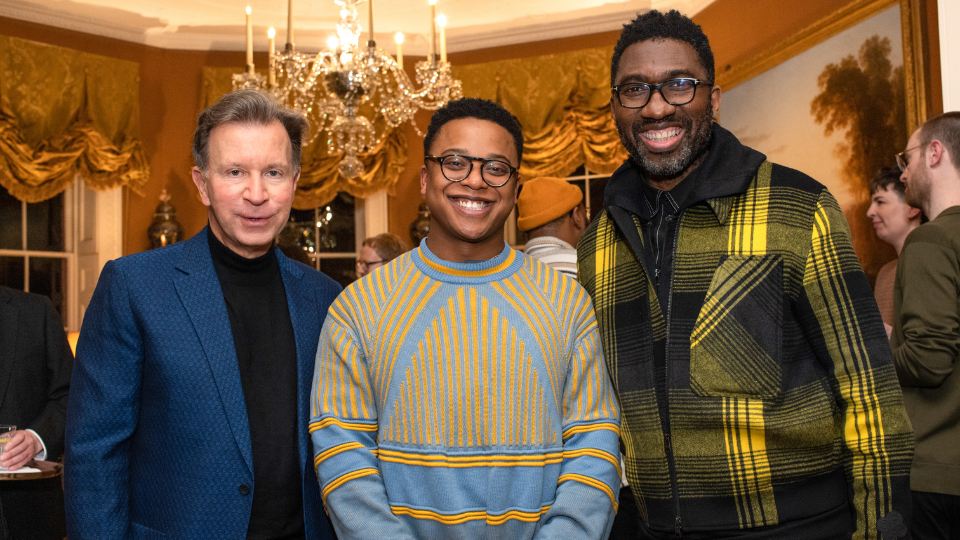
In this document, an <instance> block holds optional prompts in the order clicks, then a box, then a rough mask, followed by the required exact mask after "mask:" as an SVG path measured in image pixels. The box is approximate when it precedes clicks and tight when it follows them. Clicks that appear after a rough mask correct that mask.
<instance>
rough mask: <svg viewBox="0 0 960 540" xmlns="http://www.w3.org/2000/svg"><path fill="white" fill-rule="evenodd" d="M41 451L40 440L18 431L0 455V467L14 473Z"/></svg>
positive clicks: (31, 434) (30, 434) (27, 432)
mask: <svg viewBox="0 0 960 540" xmlns="http://www.w3.org/2000/svg"><path fill="white" fill-rule="evenodd" d="M41 450H43V445H41V444H40V439H38V438H37V436H36V435H34V434H33V433H31V432H29V431H24V430H18V431H14V432H13V437H11V438H10V442H8V443H7V445H6V446H5V447H4V449H3V453H2V454H0V466H3V467H6V468H7V469H8V470H11V471H15V470H17V469H19V468H21V467H23V466H24V465H26V464H27V463H30V462H31V461H33V457H34V456H36V455H37V454H39V453H40V451H41Z"/></svg>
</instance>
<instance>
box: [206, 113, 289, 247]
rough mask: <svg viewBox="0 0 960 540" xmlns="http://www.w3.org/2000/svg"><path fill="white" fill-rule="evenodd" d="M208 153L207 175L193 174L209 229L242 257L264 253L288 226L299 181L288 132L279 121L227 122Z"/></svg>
mask: <svg viewBox="0 0 960 540" xmlns="http://www.w3.org/2000/svg"><path fill="white" fill-rule="evenodd" d="M208 152H209V154H208V160H207V161H208V164H207V172H206V174H204V172H203V171H201V170H200V169H198V168H196V167H194V168H193V171H192V173H193V182H194V183H195V184H196V185H197V189H198V190H200V200H201V201H202V202H203V204H204V206H206V207H207V213H208V216H209V220H210V230H211V231H212V232H213V234H214V236H216V237H217V239H218V240H220V241H221V242H223V244H224V245H225V246H227V247H228V248H230V250H231V251H233V252H234V253H236V254H238V255H241V256H243V257H247V258H254V257H259V256H260V255H263V254H264V253H266V252H267V250H268V249H269V248H270V246H271V245H272V244H273V239H274V238H275V237H276V236H277V233H279V232H280V229H282V228H283V226H284V225H286V222H287V217H289V215H290V205H291V204H292V203H293V194H294V191H295V189H296V187H297V180H298V179H299V177H300V171H299V170H296V171H295V170H294V169H293V164H292V163H291V161H290V157H291V156H290V138H289V137H288V135H287V132H286V130H284V128H283V125H281V124H280V122H279V121H277V120H274V121H273V122H271V123H270V124H267V125H259V124H238V123H227V124H223V125H220V126H217V127H215V128H214V129H213V130H212V131H211V132H210V142H209V147H208Z"/></svg>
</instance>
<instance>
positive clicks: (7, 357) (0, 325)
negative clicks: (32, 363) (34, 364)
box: [0, 287, 20, 404]
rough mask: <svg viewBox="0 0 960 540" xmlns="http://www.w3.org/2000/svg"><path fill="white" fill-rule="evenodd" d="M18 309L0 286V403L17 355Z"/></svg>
mask: <svg viewBox="0 0 960 540" xmlns="http://www.w3.org/2000/svg"><path fill="white" fill-rule="evenodd" d="M19 322H20V310H19V309H18V308H17V304H16V303H15V302H14V301H13V294H12V293H11V292H10V291H8V290H6V289H4V288H2V287H0V404H3V397H4V396H5V395H6V393H7V387H8V386H9V385H10V371H11V370H12V369H13V362H14V359H15V358H16V357H17V356H16V352H17V326H18V324H19Z"/></svg>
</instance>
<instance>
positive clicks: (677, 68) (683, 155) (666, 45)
mask: <svg viewBox="0 0 960 540" xmlns="http://www.w3.org/2000/svg"><path fill="white" fill-rule="evenodd" d="M706 76H707V72H706V70H705V69H704V68H703V66H702V65H701V64H700V61H699V57H698V56H697V52H696V50H694V48H693V46H691V45H690V44H689V43H686V42H683V41H678V40H675V39H658V40H647V41H641V42H639V43H634V44H633V45H630V46H629V47H627V48H626V50H624V52H623V56H621V57H620V65H619V68H618V69H617V76H616V77H615V79H614V80H615V82H616V84H617V85H621V84H624V83H629V82H644V83H648V84H659V83H662V82H663V81H666V80H669V79H675V78H678V77H692V78H695V79H700V80H701V81H703V82H704V83H709V82H711V81H708V80H706ZM610 103H611V107H612V109H613V117H614V119H615V120H616V124H617V131H618V132H619V133H620V141H621V142H622V143H623V146H624V147H625V148H626V149H627V152H629V153H630V157H632V158H633V160H634V161H635V162H636V163H638V164H639V165H640V167H641V168H642V169H643V171H644V174H645V175H646V176H647V179H648V180H650V181H651V182H653V183H655V184H657V183H659V184H661V187H665V188H666V189H669V188H671V187H673V185H676V183H678V182H679V181H680V180H682V179H683V178H684V177H685V176H686V175H687V173H689V172H690V171H691V170H693V169H694V168H695V167H696V166H697V165H698V164H699V160H700V159H701V158H702V157H703V155H704V152H705V151H706V149H707V147H708V146H709V144H710V126H711V124H712V123H713V117H714V115H715V114H716V113H717V111H719V109H720V87H718V86H710V85H709V84H702V85H700V86H698V87H697V91H696V95H695V96H694V98H693V101H691V102H690V103H687V104H685V105H670V104H669V103H667V102H666V101H664V99H663V96H662V95H661V94H660V92H654V93H653V95H652V96H650V101H649V103H647V104H646V105H645V106H643V107H642V108H639V109H628V108H626V107H623V106H622V105H620V102H619V100H618V99H617V96H616V95H613V96H611V100H610ZM662 184H666V185H665V186H663V185H662Z"/></svg>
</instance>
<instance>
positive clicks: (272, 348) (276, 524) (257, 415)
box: [207, 229, 304, 540]
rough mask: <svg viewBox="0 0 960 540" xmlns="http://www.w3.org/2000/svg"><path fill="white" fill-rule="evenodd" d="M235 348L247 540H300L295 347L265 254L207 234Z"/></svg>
mask: <svg viewBox="0 0 960 540" xmlns="http://www.w3.org/2000/svg"><path fill="white" fill-rule="evenodd" d="M207 238H208V240H209V242H210V254H211V255H212V256H213V267H214V269H215V270H216V272H217V277H218V278H219V280H220V288H221V289H222V290H223V299H224V300H225V301H226V304H227V313H228V315H229V316H230V329H231V330H232V331H233V343H234V346H235V347H236V349H237V363H238V367H239V368H240V382H241V384H242V385H243V397H244V401H245V402H246V404H247V418H248V421H249V424H250V441H251V443H252V449H253V509H252V511H251V513H250V524H249V526H248V528H247V539H248V540H261V539H264V540H266V539H271V540H280V539H283V540H293V539H303V538H304V524H303V485H302V480H301V476H300V469H301V467H300V452H299V448H298V443H297V347H296V341H295V338H294V333H293V323H291V321H290V310H289V308H288V306H287V295H286V291H285V290H284V288H283V279H282V278H281V276H280V265H279V263H278V262H277V256H276V254H275V253H274V250H273V249H272V248H271V249H269V250H267V253H266V254H264V255H262V256H260V257H257V258H255V259H247V258H245V257H242V256H240V255H237V254H236V253H234V252H233V251H231V250H230V249H229V248H228V247H226V246H225V245H223V243H221V242H220V241H219V240H218V239H217V238H216V236H214V234H213V232H212V231H210V230H209V229H208V234H207Z"/></svg>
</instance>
